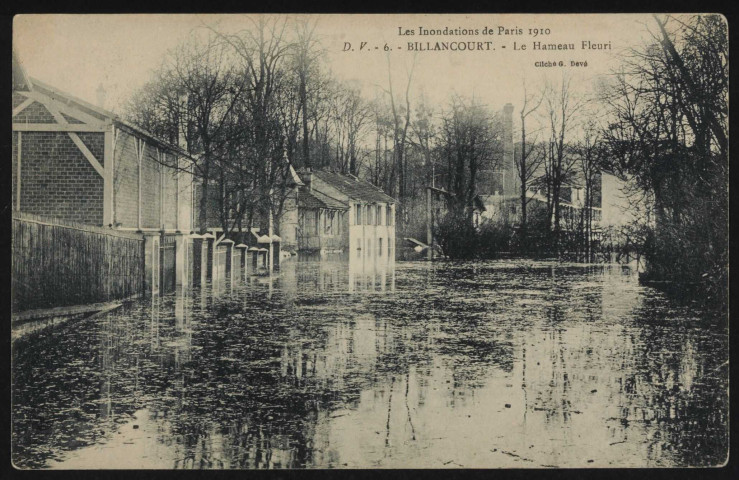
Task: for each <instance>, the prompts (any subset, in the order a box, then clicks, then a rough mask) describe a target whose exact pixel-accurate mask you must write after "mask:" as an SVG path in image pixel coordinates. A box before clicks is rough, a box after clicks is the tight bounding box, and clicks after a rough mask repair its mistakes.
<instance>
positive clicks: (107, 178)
mask: <svg viewBox="0 0 739 480" xmlns="http://www.w3.org/2000/svg"><path fill="white" fill-rule="evenodd" d="M75 135H76V134H75ZM104 135H105V143H104V146H103V170H104V175H103V225H113V148H115V147H114V145H113V126H112V125H111V128H110V130H108V131H107V132H105V134H104Z"/></svg>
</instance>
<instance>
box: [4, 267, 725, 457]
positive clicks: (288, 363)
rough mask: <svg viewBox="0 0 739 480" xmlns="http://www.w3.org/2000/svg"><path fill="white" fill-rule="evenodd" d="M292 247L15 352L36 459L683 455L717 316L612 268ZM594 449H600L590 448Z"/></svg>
mask: <svg viewBox="0 0 739 480" xmlns="http://www.w3.org/2000/svg"><path fill="white" fill-rule="evenodd" d="M383 260H384V259H379V258H372V257H371V256H367V257H362V256H361V255H360V256H359V257H356V256H354V258H349V259H345V258H333V259H332V258H323V259H321V260H320V261H317V260H315V259H307V260H304V259H300V260H299V261H298V260H296V259H293V260H290V261H286V262H284V263H283V264H282V266H281V267H282V270H281V272H280V273H279V274H275V275H272V276H262V277H249V278H247V279H246V281H245V282H235V283H232V282H230V281H222V282H215V283H213V284H206V285H203V286H202V287H197V289H196V290H195V291H186V290H182V289H180V290H179V291H177V292H174V293H172V294H169V295H167V296H164V297H161V298H160V297H154V298H150V299H146V300H141V301H139V302H134V303H131V304H128V305H126V306H124V307H123V308H122V309H119V310H118V311H115V312H112V313H110V314H108V315H106V316H103V317H99V318H96V319H89V320H85V321H79V322H73V323H69V324H66V325H62V326H60V327H58V328H53V329H46V330H43V331H41V332H38V333H36V334H33V335H31V336H29V337H28V338H26V339H23V340H19V341H17V342H16V343H15V344H14V348H13V461H14V462H15V464H16V465H18V466H19V467H23V468H34V467H57V468H136V467H146V468H292V467H344V466H346V467H374V466H382V467H401V466H407V467H456V466H465V467H507V466H514V467H537V466H658V465H664V466H684V465H695V466H697V465H717V464H721V463H722V462H723V461H724V460H725V458H726V454H727V446H728V431H727V426H728V413H727V411H728V402H727V400H728V398H727V397H728V395H727V382H728V380H727V374H728V372H727V370H728V369H727V368H726V367H725V365H724V364H725V362H726V360H727V358H728V344H727V342H728V338H727V334H726V321H725V318H718V317H717V316H716V315H714V314H711V313H709V312H701V311H699V310H698V309H697V308H693V307H690V306H685V305H679V304H677V303H676V302H675V301H673V300H671V299H669V298H666V297H665V296H663V295H661V294H659V293H657V292H656V291H654V290H651V289H649V288H646V287H641V286H639V285H638V283H637V281H636V278H635V276H634V275H633V274H631V272H630V271H629V270H622V269H621V267H618V266H613V267H612V266H583V265H563V264H551V263H532V262H489V263H478V264H473V263H457V264H454V263H426V262H423V263H398V264H397V265H396V264H395V263H394V262H392V261H389V262H388V261H387V260H384V261H383ZM591 461H592V462H591Z"/></svg>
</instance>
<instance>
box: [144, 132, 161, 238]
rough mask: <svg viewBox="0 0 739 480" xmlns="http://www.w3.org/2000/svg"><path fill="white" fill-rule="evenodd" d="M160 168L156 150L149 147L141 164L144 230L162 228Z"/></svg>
mask: <svg viewBox="0 0 739 480" xmlns="http://www.w3.org/2000/svg"><path fill="white" fill-rule="evenodd" d="M159 168H160V164H159V162H158V161H157V152H156V148H154V147H153V146H151V145H147V146H146V152H144V159H143V162H142V164H141V226H142V227H143V228H160V227H161V225H160V223H159V208H160V207H159V198H160V191H159V188H160V181H159Z"/></svg>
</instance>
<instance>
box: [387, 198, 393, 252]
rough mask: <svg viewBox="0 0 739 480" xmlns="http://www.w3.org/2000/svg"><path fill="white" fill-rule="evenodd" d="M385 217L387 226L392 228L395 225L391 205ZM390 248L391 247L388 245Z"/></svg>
mask: <svg viewBox="0 0 739 480" xmlns="http://www.w3.org/2000/svg"><path fill="white" fill-rule="evenodd" d="M385 215H386V217H387V218H385V224H386V225H388V226H390V225H392V224H393V207H392V206H391V205H388V206H387V208H386V209H385ZM388 246H389V245H388Z"/></svg>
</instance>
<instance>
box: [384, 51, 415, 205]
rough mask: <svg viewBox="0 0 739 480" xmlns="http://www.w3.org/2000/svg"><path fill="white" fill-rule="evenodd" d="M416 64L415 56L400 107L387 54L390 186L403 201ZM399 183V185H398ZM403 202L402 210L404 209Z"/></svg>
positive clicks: (386, 91)
mask: <svg viewBox="0 0 739 480" xmlns="http://www.w3.org/2000/svg"><path fill="white" fill-rule="evenodd" d="M415 66H416V57H415V56H414V57H413V63H412V64H411V67H410V70H408V73H407V77H408V80H407V82H406V86H405V95H404V101H405V105H404V107H403V108H402V110H401V108H399V107H398V106H397V104H396V101H395V93H394V90H393V76H392V68H391V64H390V54H388V55H387V77H388V88H387V89H386V90H385V93H387V95H388V96H389V98H390V107H391V111H392V119H393V142H394V144H393V169H392V171H391V176H390V183H391V185H390V187H391V192H393V193H395V192H397V195H398V198H400V200H401V202H402V201H403V199H404V198H405V187H406V185H405V174H406V168H405V167H406V164H405V163H406V162H405V146H406V143H407V138H408V128H409V127H410V119H411V100H410V91H411V84H412V82H413V70H414V69H415ZM396 183H397V187H396ZM402 208H403V207H402V203H401V210H402Z"/></svg>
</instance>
